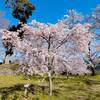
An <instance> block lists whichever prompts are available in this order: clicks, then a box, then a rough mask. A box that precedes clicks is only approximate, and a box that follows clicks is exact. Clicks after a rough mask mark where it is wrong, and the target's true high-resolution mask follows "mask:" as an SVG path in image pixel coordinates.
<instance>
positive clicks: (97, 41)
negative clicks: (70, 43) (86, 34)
mask: <svg viewBox="0 0 100 100" xmlns="http://www.w3.org/2000/svg"><path fill="white" fill-rule="evenodd" d="M88 21H89V22H90V24H91V29H90V31H91V33H92V35H93V37H92V39H91V41H90V42H89V44H88V54H87V58H88V61H89V64H90V66H91V67H90V69H91V70H92V75H95V67H96V65H97V62H96V63H95V59H96V58H98V55H99V53H100V49H99V46H100V5H97V7H96V9H95V10H94V11H93V12H92V14H91V15H90V16H89V18H88ZM94 48H95V49H94Z"/></svg>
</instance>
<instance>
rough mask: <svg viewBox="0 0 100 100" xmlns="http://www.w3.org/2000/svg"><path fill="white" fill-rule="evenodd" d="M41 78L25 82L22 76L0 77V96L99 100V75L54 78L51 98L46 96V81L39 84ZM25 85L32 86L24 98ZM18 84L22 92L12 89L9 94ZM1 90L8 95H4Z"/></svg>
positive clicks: (29, 99) (34, 99) (8, 99)
mask: <svg viewBox="0 0 100 100" xmlns="http://www.w3.org/2000/svg"><path fill="white" fill-rule="evenodd" d="M42 78H43V77H40V76H34V77H32V78H31V80H25V78H24V76H0V94H1V95H0V96H1V98H3V97H4V98H6V99H5V100H100V75H97V76H94V77H93V76H72V77H69V78H68V79H67V77H66V76H54V78H53V96H51V97H50V96H48V81H47V79H46V80H45V81H44V82H43V83H41V81H42ZM25 83H30V84H33V88H31V91H29V94H28V97H26V96H24V89H23V84H25ZM18 84H19V85H20V84H21V86H22V90H21V89H19V90H18V89H16V88H15V90H13V89H14V88H13V89H12V91H13V92H11V91H10V90H11V89H10V88H12V87H14V86H16V85H18ZM19 88H20V87H19ZM3 89H5V90H4V91H6V92H7V91H9V93H8V94H7V95H4V93H2V91H3ZM7 89H8V90H7ZM1 90H2V91H1ZM10 92H11V93H10ZM1 100H3V99H1Z"/></svg>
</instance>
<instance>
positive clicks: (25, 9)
mask: <svg viewBox="0 0 100 100" xmlns="http://www.w3.org/2000/svg"><path fill="white" fill-rule="evenodd" d="M5 4H6V7H7V8H10V9H11V10H12V16H13V17H14V18H16V19H18V20H19V21H20V23H19V24H18V25H17V26H15V25H12V26H11V27H10V28H8V30H9V31H14V32H17V31H18V30H20V31H18V32H19V34H18V36H19V37H20V38H21V39H22V38H23V34H24V31H23V30H21V29H22V24H24V23H26V22H27V20H28V19H29V16H31V15H32V11H33V10H35V7H34V5H32V4H31V3H30V2H29V0H5ZM4 46H5V48H6V55H5V59H6V57H7V56H11V55H12V54H13V49H12V48H13V45H12V44H10V43H9V42H8V43H6V44H5V43H4ZM7 59H8V57H7Z"/></svg>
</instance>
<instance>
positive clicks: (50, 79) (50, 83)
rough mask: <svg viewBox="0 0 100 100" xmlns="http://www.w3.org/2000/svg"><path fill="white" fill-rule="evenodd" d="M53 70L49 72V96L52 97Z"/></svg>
mask: <svg viewBox="0 0 100 100" xmlns="http://www.w3.org/2000/svg"><path fill="white" fill-rule="evenodd" d="M51 73H52V72H51V70H50V71H49V72H48V77H49V95H50V96H52V75H51Z"/></svg>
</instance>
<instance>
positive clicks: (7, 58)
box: [4, 55, 10, 64]
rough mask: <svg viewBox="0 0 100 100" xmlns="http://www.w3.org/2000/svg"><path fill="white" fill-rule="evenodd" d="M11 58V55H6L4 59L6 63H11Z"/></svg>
mask: <svg viewBox="0 0 100 100" xmlns="http://www.w3.org/2000/svg"><path fill="white" fill-rule="evenodd" d="M9 58H10V55H7V56H5V59H4V63H5V64H9V63H10V61H9Z"/></svg>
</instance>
